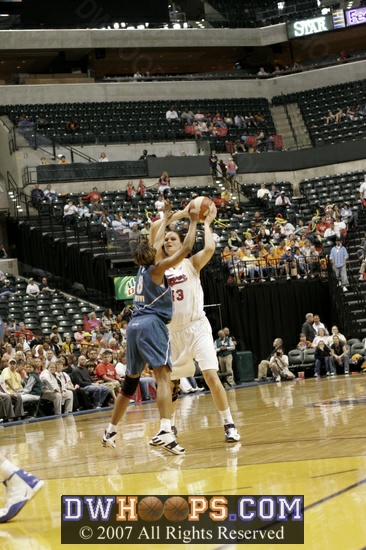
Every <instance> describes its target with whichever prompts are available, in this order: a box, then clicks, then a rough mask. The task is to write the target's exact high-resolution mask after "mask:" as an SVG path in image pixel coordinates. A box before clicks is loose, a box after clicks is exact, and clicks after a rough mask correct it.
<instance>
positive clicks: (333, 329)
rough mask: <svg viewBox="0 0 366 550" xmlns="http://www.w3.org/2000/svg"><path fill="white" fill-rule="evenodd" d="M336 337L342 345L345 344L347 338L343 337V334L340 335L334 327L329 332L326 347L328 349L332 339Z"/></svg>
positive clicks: (332, 341)
mask: <svg viewBox="0 0 366 550" xmlns="http://www.w3.org/2000/svg"><path fill="white" fill-rule="evenodd" d="M335 336H337V337H338V338H339V340H341V341H342V342H343V343H344V344H345V343H346V342H347V338H346V337H345V336H344V334H341V333H340V332H339V328H338V327H337V326H336V325H334V326H333V327H332V330H331V334H330V335H329V337H328V347H330V346H331V345H332V344H333V343H334V338H335Z"/></svg>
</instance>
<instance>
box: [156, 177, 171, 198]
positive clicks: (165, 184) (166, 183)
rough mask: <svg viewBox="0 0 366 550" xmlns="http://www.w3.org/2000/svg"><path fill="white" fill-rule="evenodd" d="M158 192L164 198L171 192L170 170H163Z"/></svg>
mask: <svg viewBox="0 0 366 550" xmlns="http://www.w3.org/2000/svg"><path fill="white" fill-rule="evenodd" d="M158 193H159V195H163V197H164V199H166V198H167V196H168V195H169V193H170V178H169V174H168V172H163V173H162V174H161V176H160V178H159V182H158Z"/></svg>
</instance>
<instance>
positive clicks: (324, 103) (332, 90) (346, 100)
mask: <svg viewBox="0 0 366 550" xmlns="http://www.w3.org/2000/svg"><path fill="white" fill-rule="evenodd" d="M365 92H366V80H357V81H354V82H347V83H345V84H337V85H335V86H327V87H323V88H317V89H313V90H307V91H305V92H298V93H292V94H287V95H284V96H276V97H274V98H273V100H272V101H273V104H274V105H279V104H281V103H294V102H297V103H298V104H299V107H300V110H301V113H302V116H303V118H304V121H305V124H306V127H307V129H308V131H309V134H310V137H311V140H312V143H313V145H314V146H321V145H324V144H332V143H336V142H338V141H347V140H351V139H360V138H364V137H365V136H366V117H359V118H357V119H354V120H350V119H349V118H347V117H346V116H344V118H343V120H342V121H341V122H339V123H336V122H331V123H330V124H326V122H325V121H324V120H323V118H322V117H324V116H325V115H327V114H328V111H332V112H333V114H335V113H336V112H337V111H338V109H339V108H341V109H343V113H344V115H345V114H346V111H347V107H357V105H362V106H364V104H365Z"/></svg>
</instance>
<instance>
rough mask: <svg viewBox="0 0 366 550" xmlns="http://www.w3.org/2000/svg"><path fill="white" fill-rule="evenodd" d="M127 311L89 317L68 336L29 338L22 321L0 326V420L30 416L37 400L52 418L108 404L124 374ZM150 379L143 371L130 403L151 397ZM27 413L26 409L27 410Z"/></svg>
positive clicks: (152, 382) (152, 385) (55, 329)
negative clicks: (0, 335) (49, 405)
mask: <svg viewBox="0 0 366 550" xmlns="http://www.w3.org/2000/svg"><path fill="white" fill-rule="evenodd" d="M130 314H131V310H129V308H125V310H124V315H123V316H122V314H121V315H118V316H114V315H113V313H112V311H111V310H107V311H106V315H104V316H103V317H102V318H101V319H97V317H96V315H95V313H94V312H92V313H91V314H90V315H89V320H88V322H87V330H85V329H84V327H83V325H78V327H77V331H76V332H75V333H74V334H73V335H71V334H64V335H63V336H61V333H59V332H58V327H57V325H54V326H53V327H52V332H51V334H50V335H45V336H42V334H41V333H38V334H36V335H34V334H33V333H32V331H30V330H27V329H26V328H25V325H24V322H20V323H19V324H17V323H16V322H15V321H13V322H9V323H6V322H4V329H5V334H4V340H3V345H2V357H1V374H0V418H1V419H2V420H3V421H4V420H5V421H6V420H10V419H14V418H21V417H24V416H25V415H26V412H25V408H26V409H27V413H28V415H29V414H30V415H33V414H34V413H35V410H37V408H38V403H39V401H40V400H42V403H43V404H44V401H46V402H51V403H52V405H53V411H52V412H53V413H54V414H61V413H62V411H64V412H65V413H70V412H72V411H78V410H88V409H92V408H99V407H102V406H107V405H110V404H113V403H114V401H115V399H116V397H117V395H118V392H119V390H120V387H121V383H122V382H123V379H124V376H125V372H126V329H127V322H128V321H129V319H130ZM154 391H155V380H154V378H153V377H152V371H151V370H150V369H149V368H146V369H145V370H144V372H143V374H142V377H141V379H140V385H139V390H138V392H137V394H136V396H135V399H136V400H143V401H146V400H149V399H150V395H154ZM28 409H29V410H28Z"/></svg>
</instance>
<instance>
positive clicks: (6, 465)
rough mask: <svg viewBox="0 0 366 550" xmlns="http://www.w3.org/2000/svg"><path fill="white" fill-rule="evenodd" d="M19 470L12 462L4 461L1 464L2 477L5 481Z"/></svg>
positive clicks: (0, 474)
mask: <svg viewBox="0 0 366 550" xmlns="http://www.w3.org/2000/svg"><path fill="white" fill-rule="evenodd" d="M18 470H19V466H15V464H13V463H12V462H10V460H4V462H2V463H1V464H0V476H1V479H2V480H3V481H5V480H6V479H8V478H9V477H10V476H11V475H12V474H13V473H14V472H17V471H18Z"/></svg>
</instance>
